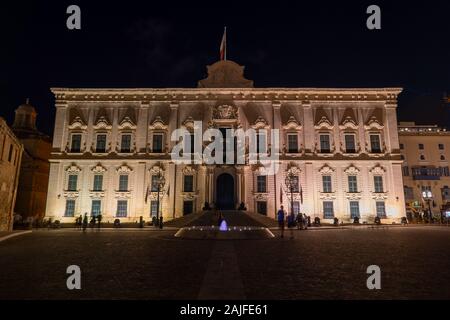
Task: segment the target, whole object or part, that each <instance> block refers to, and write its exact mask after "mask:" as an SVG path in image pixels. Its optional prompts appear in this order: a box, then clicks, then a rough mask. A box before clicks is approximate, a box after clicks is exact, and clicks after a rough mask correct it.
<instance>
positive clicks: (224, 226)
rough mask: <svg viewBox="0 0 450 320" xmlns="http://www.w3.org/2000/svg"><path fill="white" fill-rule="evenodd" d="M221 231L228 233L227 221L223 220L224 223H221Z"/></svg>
mask: <svg viewBox="0 0 450 320" xmlns="http://www.w3.org/2000/svg"><path fill="white" fill-rule="evenodd" d="M219 230H220V231H228V225H227V222H226V221H225V220H222V222H221V223H220V227H219Z"/></svg>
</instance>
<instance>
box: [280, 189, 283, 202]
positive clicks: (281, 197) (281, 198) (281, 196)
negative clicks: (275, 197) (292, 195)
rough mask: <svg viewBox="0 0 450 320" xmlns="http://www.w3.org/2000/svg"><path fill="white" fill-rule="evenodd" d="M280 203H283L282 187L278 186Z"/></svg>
mask: <svg viewBox="0 0 450 320" xmlns="http://www.w3.org/2000/svg"><path fill="white" fill-rule="evenodd" d="M280 204H283V188H282V187H281V186H280Z"/></svg>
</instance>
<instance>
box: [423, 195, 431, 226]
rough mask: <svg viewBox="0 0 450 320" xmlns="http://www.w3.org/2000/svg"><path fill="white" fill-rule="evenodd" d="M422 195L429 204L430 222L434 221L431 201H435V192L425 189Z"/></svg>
mask: <svg viewBox="0 0 450 320" xmlns="http://www.w3.org/2000/svg"><path fill="white" fill-rule="evenodd" d="M422 197H423V199H424V200H425V201H426V202H427V204H428V218H429V221H428V223H432V222H433V215H432V214H431V201H433V194H432V193H431V191H430V190H425V191H423V192H422Z"/></svg>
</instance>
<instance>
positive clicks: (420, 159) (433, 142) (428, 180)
mask: <svg viewBox="0 0 450 320" xmlns="http://www.w3.org/2000/svg"><path fill="white" fill-rule="evenodd" d="M399 140H400V152H401V156H402V159H404V163H403V182H404V188H405V201H406V205H407V207H408V209H409V210H411V213H412V216H413V217H414V213H416V216H417V213H419V212H422V211H424V209H425V210H427V209H428V208H429V206H428V204H427V203H426V199H424V197H423V192H424V191H425V192H428V191H431V195H432V200H431V202H430V207H431V211H432V213H433V216H435V217H439V216H440V213H441V211H443V210H446V209H449V210H450V172H449V159H450V132H449V131H447V130H446V129H444V128H439V127H438V126H436V125H416V124H415V123H414V122H400V124H399Z"/></svg>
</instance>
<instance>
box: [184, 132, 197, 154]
mask: <svg viewBox="0 0 450 320" xmlns="http://www.w3.org/2000/svg"><path fill="white" fill-rule="evenodd" d="M194 142H195V138H194V134H191V133H188V134H187V135H186V136H184V138H183V152H184V153H194V147H195V146H194Z"/></svg>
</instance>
